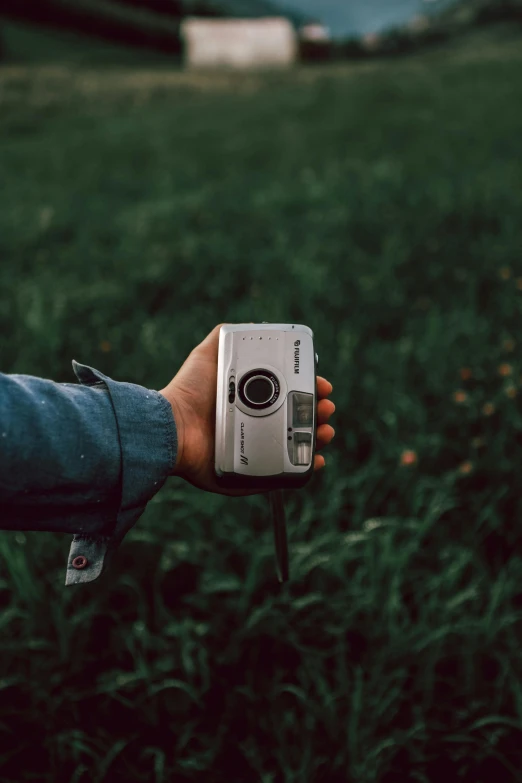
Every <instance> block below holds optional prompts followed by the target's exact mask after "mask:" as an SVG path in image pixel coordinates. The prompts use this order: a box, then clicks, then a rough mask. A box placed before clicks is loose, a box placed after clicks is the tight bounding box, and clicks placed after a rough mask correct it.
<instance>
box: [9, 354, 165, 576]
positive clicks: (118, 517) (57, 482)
mask: <svg viewBox="0 0 522 783" xmlns="http://www.w3.org/2000/svg"><path fill="white" fill-rule="evenodd" d="M73 369H74V372H75V374H76V377H77V378H78V380H79V381H80V384H69V383H55V382H54V381H50V380H45V379H43V378H34V377H32V376H30V375H4V374H2V373H0V528H1V529H3V530H42V531H43V530H47V531H53V532H60V533H73V534H74V538H73V541H72V544H71V549H70V552H69V559H68V564H67V573H66V580H65V584H67V585H70V584H78V583H80V582H92V581H93V580H94V579H96V578H97V577H98V576H99V575H100V574H101V573H102V571H103V569H104V567H105V566H106V565H107V563H108V561H109V558H110V556H111V555H112V554H113V553H114V551H115V550H116V549H117V547H118V546H119V544H120V542H121V540H122V539H123V537H124V536H125V534H126V533H127V532H128V530H129V529H130V528H131V527H132V526H133V525H134V523H135V522H136V521H137V520H138V518H139V517H140V516H141V514H142V513H143V511H144V510H145V507H146V505H147V503H148V501H149V500H150V499H151V498H152V497H153V496H154V495H155V494H156V492H158V490H159V489H161V487H162V486H163V484H164V483H165V480H166V478H167V477H168V476H169V475H170V473H171V471H172V468H173V466H174V464H175V461H176V455H177V433H176V425H175V422H174V417H173V415H172V408H171V406H170V404H169V402H168V401H167V400H166V399H165V398H164V397H163V396H162V395H161V394H159V393H158V392H157V391H152V390H150V389H145V388H143V387H142V386H137V385H136V384H133V383H121V382H118V381H113V380H112V379H111V378H108V377H107V376H106V375H103V373H101V372H99V371H98V370H95V369H93V368H91V367H88V366H86V365H83V364H79V363H78V362H74V361H73ZM78 558H80V559H78ZM82 558H83V559H82Z"/></svg>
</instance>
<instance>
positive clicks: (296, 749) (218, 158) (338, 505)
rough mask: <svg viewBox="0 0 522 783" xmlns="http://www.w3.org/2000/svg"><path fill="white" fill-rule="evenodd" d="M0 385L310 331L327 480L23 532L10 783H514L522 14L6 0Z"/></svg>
mask: <svg viewBox="0 0 522 783" xmlns="http://www.w3.org/2000/svg"><path fill="white" fill-rule="evenodd" d="M0 40H1V47H0V205H1V206H0V368H1V370H2V371H3V372H4V373H11V372H17V373H26V374H31V375H36V376H41V377H45V378H52V379H53V380H55V381H59V382H73V381H74V380H75V377H74V375H73V372H72V368H71V360H72V359H76V360H78V361H80V362H84V363H86V364H88V365H91V366H94V367H96V368H98V369H100V370H101V371H102V372H104V373H106V374H108V375H110V376H111V377H112V378H115V379H116V380H121V381H130V382H133V383H138V384H141V385H144V386H146V387H148V388H153V389H154V388H156V389H157V388H162V387H163V386H164V385H166V384H167V382H168V381H169V380H170V379H171V377H172V376H173V375H174V374H175V373H176V372H177V370H178V368H179V367H180V365H181V363H182V362H183V361H184V359H185V358H186V356H187V355H188V353H189V352H190V350H191V349H192V348H193V347H194V346H195V344H196V343H197V342H199V341H200V340H201V339H203V338H204V337H205V335H206V334H207V333H208V332H209V331H210V330H211V329H212V328H213V327H214V325H215V324H216V323H218V322H221V321H230V322H235V321H237V322H239V321H290V322H302V323H305V324H308V325H309V326H310V327H312V328H313V330H314V332H315V337H316V343H317V350H318V353H319V356H320V365H319V371H320V372H321V373H322V374H324V375H325V376H326V377H328V378H329V379H330V380H331V381H332V383H333V386H334V394H333V399H334V401H335V403H336V406H337V410H336V413H335V415H334V417H333V421H332V423H333V425H334V427H335V428H336V433H337V434H336V438H335V440H334V441H333V444H332V447H331V448H329V449H328V450H327V452H326V469H325V470H324V471H322V472H321V474H320V475H317V476H315V477H314V478H313V480H312V482H311V484H310V485H309V486H308V487H307V488H306V489H305V490H302V491H300V492H294V493H291V492H289V493H287V497H286V503H287V514H288V523H289V543H290V552H291V574H292V578H291V581H290V582H289V583H288V584H287V585H285V586H283V587H282V588H279V586H278V584H277V582H276V579H275V569H274V554H273V540H272V531H271V525H270V520H269V515H268V505H267V503H266V499H265V498H264V497H262V496H260V497H253V498H244V499H243V498H242V499H231V498H225V497H219V496H214V495H209V494H204V493H202V492H200V491H198V490H196V489H194V488H193V487H191V486H190V485H187V484H184V483H182V482H181V481H179V480H177V479H170V480H169V481H168V482H167V484H166V485H165V487H164V488H163V489H162V490H161V491H160V492H159V493H158V494H157V495H156V497H155V498H154V499H153V500H152V501H151V502H150V504H149V505H148V507H147V510H146V512H145V514H144V515H143V516H142V518H141V519H140V520H139V522H138V524H137V525H136V527H135V528H134V529H133V530H132V531H131V532H130V533H129V535H128V536H127V537H126V539H125V541H124V542H123V544H122V546H121V548H120V550H119V552H118V554H117V556H116V558H115V559H114V561H113V563H112V564H111V568H110V571H109V572H108V573H107V574H106V575H105V576H104V578H103V579H102V580H100V581H98V582H94V583H92V584H88V585H85V586H79V587H76V588H74V587H73V588H65V587H64V579H65V567H66V561H67V554H68V550H69V545H70V536H61V535H58V534H47V533H15V532H3V533H1V534H0V628H1V639H2V642H1V644H0V781H1V783H15V781H16V782H18V781H21V780H24V781H30V780H35V781H39V782H40V783H43V782H44V781H45V782H46V783H47V782H48V783H51V782H52V783H55V781H68V782H70V783H87V781H88V783H97V782H99V783H101V782H102V781H111V782H115V783H116V782H118V781H125V782H126V783H129V782H130V781H133V782H134V781H147V782H149V781H153V782H154V783H166V782H167V781H169V782H170V781H175V782H176V783H178V782H179V783H185V781H193V780H204V781H209V783H212V782H213V781H216V782H217V781H227V783H228V782H230V781H233V783H250V782H254V781H256V782H257V781H259V782H260V783H279V782H280V781H281V782H284V783H292V782H293V781H295V783H302V782H303V781H306V782H307V783H308V782H309V783H316V782H317V783H320V782H322V781H325V782H326V783H345V782H350V781H356V782H357V783H365V782H366V781H386V783H392V782H394V781H401V783H405V781H420V782H422V783H424V782H429V783H431V781H437V782H438V781H441V780H443V781H445V783H451V781H454V780H455V781H456V780H459V781H460V780H464V781H469V783H480V782H481V781H489V780H493V779H494V780H496V781H499V782H500V783H501V782H502V781H520V780H522V772H521V770H522V658H521V655H520V649H521V645H522V628H521V620H522V541H521V526H522V513H521V512H522V504H521V499H520V489H519V488H520V470H521V466H522V409H521V403H520V400H521V384H522V362H521V346H520V340H519V332H520V323H521V321H520V316H521V310H522V266H521V245H522V243H521V239H522V237H521V219H520V216H521V214H522V163H521V139H522V101H521V98H522V95H521V87H522V5H521V3H520V2H519V0H498V1H497V2H495V1H494V0H477V1H476V2H474V1H472V0H468V1H467V2H443V1H442V0H433V1H432V2H422V1H421V0H402V1H401V2H399V0H396V2H388V0H371V1H370V0H366V1H364V0H328V1H327V0H288V2H286V3H284V4H283V3H281V4H278V3H275V2H274V3H270V2H267V1H265V0H251V2H249V1H248V0H222V2H221V0H194V1H193V2H189V1H188V0H187V1H186V2H185V1H183V0H41V1H40V2H31V1H30V0H2V2H0Z"/></svg>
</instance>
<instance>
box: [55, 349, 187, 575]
mask: <svg viewBox="0 0 522 783" xmlns="http://www.w3.org/2000/svg"><path fill="white" fill-rule="evenodd" d="M72 364H73V369H74V372H75V374H76V377H77V378H78V380H79V381H80V383H81V384H83V385H86V386H95V385H101V386H104V387H105V388H106V389H107V390H108V392H109V396H110V399H111V402H112V406H113V409H114V414H115V417H116V422H117V427H118V434H119V441H120V448H121V502H120V508H119V510H118V513H117V518H116V523H115V526H114V530H113V532H112V534H111V535H110V536H108V537H107V536H106V537H94V540H95V541H96V542H97V545H96V548H95V549H96V556H95V557H92V555H93V554H94V552H92V553H90V554H91V558H92V559H89V558H88V557H86V555H83V554H82V549H85V548H86V547H90V548H92V546H93V536H81V535H79V536H75V538H74V541H73V544H72V546H71V551H70V553H69V562H68V566H67V576H66V581H65V583H66V584H76V583H79V582H90V581H93V580H94V579H96V578H97V577H98V576H99V575H100V574H101V572H102V570H103V567H104V562H105V557H106V554H107V553H108V552H110V551H114V550H115V549H116V548H117V546H118V545H119V543H120V542H121V540H122V539H123V537H124V536H125V534H126V533H127V532H128V531H129V530H130V528H131V527H132V526H133V525H134V524H135V522H136V521H137V520H138V518H139V517H140V516H141V514H142V513H143V511H144V510H145V507H146V505H147V503H148V502H149V500H150V499H151V498H152V497H153V496H154V495H155V494H156V493H157V492H158V491H159V490H160V489H161V487H162V486H163V484H164V483H165V481H166V479H167V478H168V476H169V475H171V474H172V470H173V467H174V465H175V463H176V457H177V448H178V442H177V433H176V425H175V422H174V416H173V413H172V407H171V405H170V403H169V402H168V400H166V399H165V397H163V395H161V394H160V393H159V392H157V391H153V390H151V389H146V388H144V387H143V386H138V385H137V384H134V383H125V382H119V381H114V380H112V379H111V378H109V377H108V376H106V375H104V374H103V373H101V372H100V371H99V370H95V369H93V368H92V367H88V366H87V365H84V364H80V363H79V362H76V361H73V363H72ZM78 557H85V558H86V559H87V562H88V566H87V567H85V566H83V567H82V568H81V569H79V568H78V565H74V564H73V562H74V561H76V563H78V562H81V561H78Z"/></svg>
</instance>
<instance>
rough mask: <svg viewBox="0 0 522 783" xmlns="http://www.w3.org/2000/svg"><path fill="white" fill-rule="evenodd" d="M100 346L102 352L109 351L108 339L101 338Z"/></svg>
mask: <svg viewBox="0 0 522 783" xmlns="http://www.w3.org/2000/svg"><path fill="white" fill-rule="evenodd" d="M100 348H101V350H102V351H103V353H109V351H110V350H111V348H112V346H111V344H110V342H109V341H108V340H102V341H101V343H100Z"/></svg>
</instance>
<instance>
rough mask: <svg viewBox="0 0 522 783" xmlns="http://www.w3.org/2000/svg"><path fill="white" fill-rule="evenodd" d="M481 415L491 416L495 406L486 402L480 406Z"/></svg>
mask: <svg viewBox="0 0 522 783" xmlns="http://www.w3.org/2000/svg"><path fill="white" fill-rule="evenodd" d="M482 413H483V414H484V416H492V415H493V414H494V413H495V406H494V405H493V403H492V402H486V403H485V404H484V405H483V406H482Z"/></svg>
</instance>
